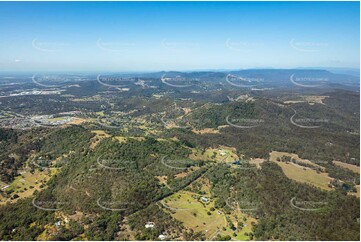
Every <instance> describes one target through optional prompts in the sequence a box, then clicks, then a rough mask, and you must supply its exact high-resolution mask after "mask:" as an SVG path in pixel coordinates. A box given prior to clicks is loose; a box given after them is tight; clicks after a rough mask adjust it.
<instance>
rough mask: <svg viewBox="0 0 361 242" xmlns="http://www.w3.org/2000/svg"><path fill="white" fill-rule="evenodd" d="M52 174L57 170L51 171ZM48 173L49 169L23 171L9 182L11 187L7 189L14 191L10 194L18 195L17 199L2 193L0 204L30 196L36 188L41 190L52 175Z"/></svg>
mask: <svg viewBox="0 0 361 242" xmlns="http://www.w3.org/2000/svg"><path fill="white" fill-rule="evenodd" d="M51 172H52V174H53V173H55V172H56V171H55V170H52V171H51ZM52 174H50V176H49V175H48V171H39V170H35V172H34V174H32V173H30V172H26V173H23V174H22V175H20V176H17V177H16V178H15V180H14V181H13V182H11V183H10V184H9V187H8V188H6V189H5V191H12V192H11V193H10V194H9V195H10V196H13V195H15V194H16V195H18V196H19V197H18V198H16V199H10V198H4V197H2V196H1V195H0V198H1V200H0V205H2V204H5V203H6V202H16V201H17V200H18V199H20V198H25V197H30V196H32V195H33V193H34V191H35V190H41V189H42V188H45V186H46V182H47V181H48V180H49V179H50V177H51V175H52Z"/></svg>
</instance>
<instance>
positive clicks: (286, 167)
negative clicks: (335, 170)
mask: <svg viewBox="0 0 361 242" xmlns="http://www.w3.org/2000/svg"><path fill="white" fill-rule="evenodd" d="M283 155H286V156H291V157H292V158H296V157H297V159H298V160H300V161H302V162H305V163H308V162H310V163H311V164H312V165H314V166H318V165H316V164H314V163H312V162H311V161H308V160H303V159H300V158H298V155H296V154H290V153H286V152H276V151H272V152H271V153H270V161H272V162H275V163H276V164H278V165H279V166H280V167H281V168H282V171H283V172H284V173H285V175H286V176H287V177H288V178H290V179H292V180H295V181H297V182H301V183H308V184H311V185H314V186H317V187H319V188H322V189H324V190H332V188H330V187H328V184H329V183H330V182H331V181H332V180H333V179H332V178H331V177H329V176H328V174H327V173H317V172H316V171H315V170H313V169H310V168H307V167H303V166H300V165H297V164H294V163H292V162H289V163H288V164H287V163H286V162H280V161H277V158H278V157H279V158H281V157H282V156H283ZM307 161H308V162H307Z"/></svg>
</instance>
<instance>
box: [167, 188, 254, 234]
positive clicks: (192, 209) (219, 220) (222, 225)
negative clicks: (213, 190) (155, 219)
mask: <svg viewBox="0 0 361 242" xmlns="http://www.w3.org/2000/svg"><path fill="white" fill-rule="evenodd" d="M198 182H201V183H202V184H203V186H202V189H201V190H202V191H206V194H204V195H199V194H197V193H194V192H189V191H180V192H177V193H175V194H173V195H171V196H170V197H168V198H165V199H164V200H163V201H162V202H161V203H162V205H163V208H164V210H165V211H167V212H168V213H170V214H171V216H172V217H174V218H175V219H177V220H179V221H181V222H183V224H184V226H185V227H187V228H191V229H193V230H194V231H195V232H199V231H202V232H203V233H204V234H205V236H206V239H207V240H212V239H215V238H216V236H217V234H219V235H221V236H225V235H230V236H231V237H232V238H233V239H234V240H249V237H248V235H245V233H250V232H251V231H252V223H255V222H256V219H254V218H252V217H250V216H248V215H246V214H244V213H242V212H241V211H240V210H234V211H233V212H232V213H231V214H227V215H226V214H225V213H224V212H223V211H221V210H218V209H214V211H212V210H213V208H214V201H213V200H212V199H211V198H210V195H209V193H208V192H209V187H208V186H209V184H207V182H206V181H198ZM202 197H203V198H206V199H209V201H208V202H204V201H202ZM211 208H212V209H211ZM209 213H210V214H209ZM227 217H228V218H229V220H231V221H232V223H233V224H234V226H235V227H237V222H238V221H240V222H243V223H244V224H245V226H244V227H243V228H241V229H237V230H236V231H233V230H232V229H231V228H230V227H229V224H228V223H227ZM234 233H235V234H236V236H234V235H233V234H234Z"/></svg>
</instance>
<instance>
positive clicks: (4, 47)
mask: <svg viewBox="0 0 361 242" xmlns="http://www.w3.org/2000/svg"><path fill="white" fill-rule="evenodd" d="M359 18H360V12H359V2H227V3H222V2H1V3H0V22H1V23H2V24H0V32H1V37H0V53H1V54H0V71H49V70H51V71H97V70H101V71H104V70H106V71H124V72H125V71H154V70H201V69H240V68H300V67H307V68H310V67H311V68H312V67H314V68H316V67H317V68H320V67H342V68H359V65H360V62H359V60H360V54H359V53H360V45H359V43H360V30H359V29H360V25H359Z"/></svg>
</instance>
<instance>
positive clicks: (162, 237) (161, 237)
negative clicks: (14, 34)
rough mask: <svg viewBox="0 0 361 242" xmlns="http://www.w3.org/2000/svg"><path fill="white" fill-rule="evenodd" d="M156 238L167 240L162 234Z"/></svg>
mask: <svg viewBox="0 0 361 242" xmlns="http://www.w3.org/2000/svg"><path fill="white" fill-rule="evenodd" d="M158 238H159V239H160V240H165V239H166V238H167V236H166V235H164V234H161V235H159V236H158Z"/></svg>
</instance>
